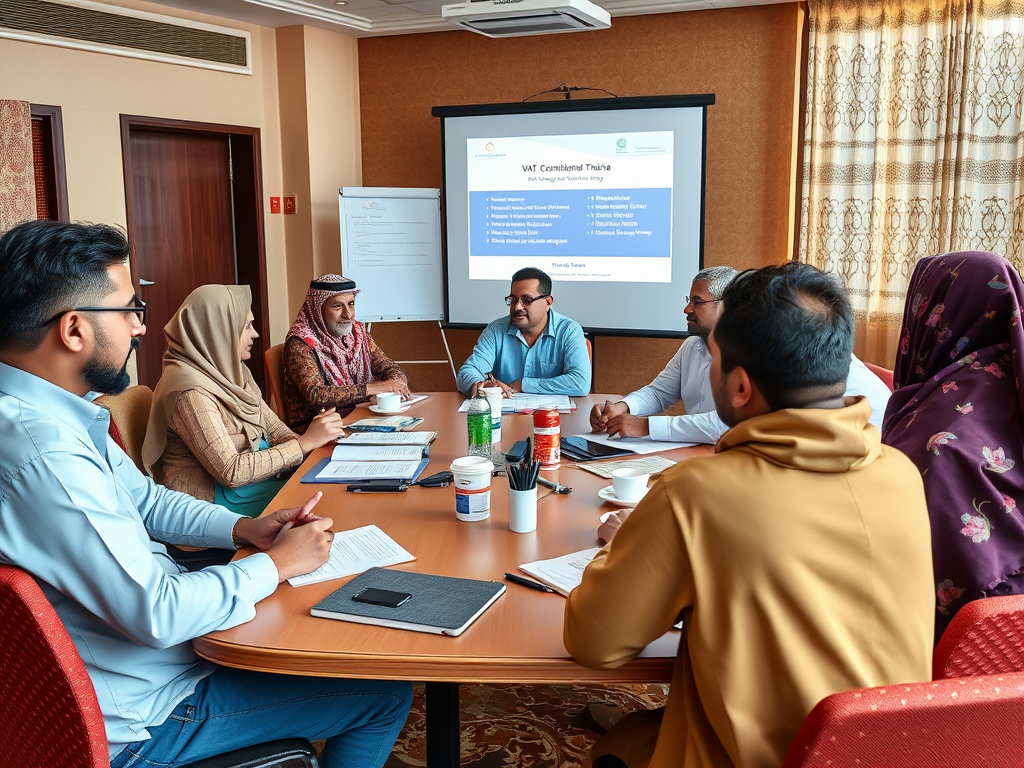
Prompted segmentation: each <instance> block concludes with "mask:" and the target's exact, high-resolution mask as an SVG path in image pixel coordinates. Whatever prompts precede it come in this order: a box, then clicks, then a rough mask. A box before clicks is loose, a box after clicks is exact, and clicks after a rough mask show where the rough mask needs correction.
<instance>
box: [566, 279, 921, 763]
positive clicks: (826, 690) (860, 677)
mask: <svg viewBox="0 0 1024 768" xmlns="http://www.w3.org/2000/svg"><path fill="white" fill-rule="evenodd" d="M723 302H724V309H723V312H722V316H721V318H720V319H719V320H718V324H717V325H716V326H715V329H714V332H713V333H712V335H711V337H710V340H709V348H710V350H711V354H712V363H711V382H712V387H713V393H714V399H715V405H716V407H717V409H718V413H719V415H720V416H721V418H722V419H723V420H724V421H725V422H726V423H727V424H728V425H730V426H731V427H732V428H731V429H730V430H729V431H728V432H727V433H726V434H725V435H724V436H723V437H722V438H721V439H720V440H719V442H718V445H717V446H716V448H715V454H714V455H713V456H707V457H701V458H695V459H690V460H688V461H686V462H682V463H680V464H678V465H676V466H674V467H672V468H671V469H669V470H667V471H665V472H664V473H663V475H662V477H661V479H660V480H659V481H658V482H656V483H655V484H654V486H653V487H652V488H651V490H650V492H649V493H648V494H647V496H645V497H644V500H643V501H642V502H641V503H640V504H639V505H638V506H637V508H636V510H635V511H634V512H633V514H632V515H630V516H629V518H628V519H627V520H626V521H625V522H624V523H623V524H622V527H621V528H620V529H619V531H618V533H617V534H616V536H615V539H614V541H612V542H611V543H610V544H609V545H608V546H606V547H605V548H604V549H603V550H602V551H601V552H600V553H598V555H597V557H596V558H595V559H594V561H593V562H592V563H591V564H590V566H589V567H588V568H587V569H586V571H585V573H584V575H583V583H582V584H581V585H580V586H579V587H578V588H577V589H576V590H574V591H573V592H572V594H571V595H570V596H569V601H568V604H567V606H566V613H565V646H566V648H567V649H568V650H569V652H570V653H571V654H572V655H573V657H574V658H575V659H576V661H578V662H579V663H580V664H583V665H586V666H589V667H596V668H603V669H614V668H616V667H619V666H621V665H622V664H625V663H626V662H627V661H629V660H630V659H632V658H633V657H634V656H636V654H637V653H639V652H640V651H641V650H642V649H643V648H644V646H646V645H647V644H648V643H649V642H651V641H652V640H654V639H656V638H657V637H659V636H660V635H662V634H663V633H664V632H666V631H667V630H668V629H670V628H671V627H672V625H673V624H674V623H676V622H677V621H679V619H680V618H681V619H683V621H684V633H683V638H682V641H681V642H680V645H679V653H678V656H677V659H676V666H675V672H674V675H673V678H672V686H671V690H670V693H669V698H668V704H667V706H666V707H665V709H664V710H655V711H651V712H643V713H639V714H638V715H633V716H628V717H626V718H624V719H623V721H621V722H620V723H619V724H618V725H617V726H615V727H614V728H612V730H611V731H609V732H608V734H606V736H605V737H604V738H603V739H602V740H601V741H600V742H599V743H598V744H597V745H596V746H595V748H594V751H593V753H592V754H593V756H594V757H595V758H596V762H595V766H600V767H601V768H604V767H605V766H622V765H623V764H625V765H627V766H629V768H643V767H644V766H648V765H649V766H650V767H651V768H665V767H666V766H673V767H676V766H683V767H684V768H703V767H709V768H710V767H714V768H725V767H726V766H738V767H740V768H778V766H779V765H780V764H781V763H782V760H783V758H784V757H785V755H786V751H787V750H788V748H789V745H790V743H791V742H792V740H793V737H794V736H795V735H796V732H797V730H798V728H799V727H800V724H801V722H802V721H803V719H804V717H805V716H806V715H807V713H808V712H810V710H811V709H812V708H813V707H814V705H815V704H816V703H817V702H818V701H820V700H821V699H822V698H824V697H825V696H827V695H829V694H831V693H835V692H837V691H843V690H849V689H851V688H861V687H871V686H879V685H887V684H891V683H899V682H916V681H923V680H928V679H930V678H931V655H932V647H933V643H932V634H933V626H934V617H933V613H934V602H935V600H934V595H933V593H932V588H933V585H932V560H931V548H930V546H931V544H930V529H929V524H928V512H927V510H926V508H925V499H924V491H923V488H922V482H921V477H920V475H919V474H918V471H917V469H916V468H915V467H914V465H913V464H912V463H911V462H910V460H909V459H907V458H906V457H905V456H904V455H903V454H901V453H900V452H898V451H896V450H894V449H892V448H889V447H888V446H884V445H882V444H881V442H880V434H879V431H878V429H877V428H876V427H874V426H873V425H871V424H870V423H869V422H868V419H869V417H870V416H871V407H870V406H869V405H868V403H867V401H866V400H865V398H864V397H854V398H844V397H843V391H844V388H845V384H844V382H845V381H846V377H847V373H848V369H849V366H850V354H851V352H852V347H853V320H852V311H851V309H850V304H849V300H848V299H847V298H846V294H845V292H844V291H843V289H842V287H841V286H840V285H839V284H838V283H837V282H835V281H834V280H833V279H832V278H831V277H829V276H826V275H824V274H822V273H821V272H819V271H818V270H816V269H814V268H813V267H810V266H807V265H804V264H799V263H790V264H786V265H784V266H780V267H767V268H765V269H760V270H756V271H750V272H746V273H743V274H741V275H740V276H739V277H737V278H736V279H735V280H734V281H733V282H732V284H731V285H730V286H729V287H728V288H727V289H726V291H725V294H724V297H723Z"/></svg>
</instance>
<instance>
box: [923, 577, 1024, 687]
mask: <svg viewBox="0 0 1024 768" xmlns="http://www.w3.org/2000/svg"><path fill="white" fill-rule="evenodd" d="M997 672H1024V595H1007V596H1005V597H986V598H984V599H982V600H973V601H971V602H969V603H968V604H967V605H965V606H964V607H963V608H961V609H960V610H959V611H957V613H956V616H954V617H953V621H951V622H950V624H949V626H948V627H946V631H945V632H943V633H942V638H941V639H940V640H939V644H938V646H936V648H935V655H934V656H933V657H932V678H933V679H935V680H940V679H943V678H949V677H971V676H974V675H992V674H996V673H997Z"/></svg>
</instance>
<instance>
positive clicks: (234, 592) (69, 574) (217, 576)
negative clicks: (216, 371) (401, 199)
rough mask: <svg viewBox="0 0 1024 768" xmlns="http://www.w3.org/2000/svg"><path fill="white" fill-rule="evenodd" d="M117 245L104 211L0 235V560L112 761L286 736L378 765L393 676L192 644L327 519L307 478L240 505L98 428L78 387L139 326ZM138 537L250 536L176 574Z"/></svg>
mask: <svg viewBox="0 0 1024 768" xmlns="http://www.w3.org/2000/svg"><path fill="white" fill-rule="evenodd" d="M127 256H128V243H127V241H126V240H125V239H124V236H123V235H122V234H121V233H120V232H118V231H117V230H114V229H112V228H109V227H104V226H96V225H79V224H63V223H58V222H45V221H37V222H29V223H26V224H22V225H19V226H18V227H15V228H14V229H12V230H10V231H9V232H7V233H6V234H5V235H4V236H3V237H2V238H0V562H4V563H8V564H11V565H15V566H18V567H20V568H23V569H24V570H26V571H28V572H29V573H30V574H32V576H33V577H35V579H36V581H37V582H38V583H39V585H40V587H41V588H42V589H43V591H44V593H45V594H46V596H47V598H48V599H49V600H50V602H51V603H52V604H53V606H54V608H55V609H56V611H57V614H58V615H59V616H60V618H61V621H62V622H63V623H64V626H65V628H66V629H67V630H68V633H69V634H70V635H71V639H72V641H73V642H74V644H75V647H76V648H77V649H78V652H79V654H80V655H81V656H82V660H83V661H84V662H85V666H86V669H87V670H88V672H89V676H90V678H91V679H92V683H93V686H94V687H95V689H96V696H97V698H98V699H99V703H100V709H101V710H102V712H103V719H104V724H105V726H106V732H107V740H108V742H109V745H110V757H111V766H112V768H125V767H126V766H129V765H138V764H144V765H151V764H153V763H159V764H160V765H166V766H180V765H185V764H188V763H191V762H194V761H196V760H200V759H203V758H205V757H209V756H211V755H215V754H219V753H223V752H227V751H231V750H234V749H238V748H241V747H244V746H249V745H252V744H258V743H260V742H264V741H270V740H273V739H277V738H287V737H305V738H308V739H321V738H327V739H328V742H327V747H326V748H325V751H324V761H323V765H325V766H335V767H339V766H342V765H345V766H353V765H360V766H382V765H383V764H384V761H385V760H386V759H387V756H388V754H389V753H390V749H391V745H392V744H393V743H394V739H395V738H396V737H397V735H398V732H399V731H400V729H401V727H402V725H403V724H404V722H405V718H406V715H407V713H408V709H409V703H410V691H409V686H408V684H406V683H392V682H379V681H353V680H332V679H329V678H298V677H292V676H286V675H281V676H279V675H266V674H260V673H255V672H247V671H244V670H234V669H227V668H216V667H214V666H213V665H211V664H209V663H207V662H204V661H202V660H201V659H199V658H198V657H197V656H196V654H195V653H194V651H193V650H192V644H191V640H192V639H193V638H195V637H198V636H200V635H204V634H206V633H208V632H212V631H215V630H220V629H227V628H229V627H233V626H236V625H238V624H242V623H244V622H246V621H249V620H250V619H252V617H253V616H254V615H255V610H256V609H255V605H256V603H257V602H259V601H260V600H262V599H263V598H265V597H267V596H268V595H270V594H271V593H272V592H273V591H274V590H275V589H276V588H277V585H278V584H279V583H280V582H282V581H284V580H285V579H287V578H290V577H292V576H296V575H299V574H302V573H307V572H309V571H311V570H313V569H315V568H317V567H319V566H320V565H321V564H323V563H324V562H325V561H326V559H327V556H328V554H329V552H330V547H331V541H332V539H333V537H334V534H333V533H331V531H330V526H331V525H332V521H331V520H330V518H320V517H317V516H316V515H313V514H312V513H311V510H312V508H313V506H314V505H315V504H316V502H317V501H318V500H319V496H320V495H319V494H317V495H316V496H314V497H313V498H312V499H310V501H309V502H307V504H306V505H305V506H303V507H302V508H299V509H287V510H280V511H278V512H275V513H273V514H272V515H269V516H267V517H264V518H260V519H250V518H246V517H241V516H239V515H237V514H234V513H232V512H229V511H228V510H226V509H224V508H223V507H219V506H216V505H213V504H208V503H206V502H202V501H197V500H196V499H193V498H192V497H190V496H187V495H185V494H182V493H176V492H174V491H170V490H168V489H167V488H164V487H162V486H159V485H156V484H155V483H154V482H153V481H152V480H151V479H149V478H148V477H145V476H144V475H142V474H141V473H140V472H139V471H138V469H136V467H135V465H134V464H133V463H132V461H131V459H129V458H128V457H127V456H126V455H125V453H124V452H123V451H122V450H121V449H120V448H118V447H117V445H116V444H115V443H114V442H113V441H112V440H111V439H110V438H109V437H108V434H107V430H108V427H109V423H110V421H109V412H108V411H107V410H106V409H104V408H101V407H99V406H97V405H95V404H94V403H93V402H92V397H93V395H92V394H90V393H94V392H108V393H116V392H119V391H121V390H123V389H124V388H125V387H126V386H127V385H128V373H127V370H126V369H127V362H128V358H129V356H130V355H131V352H132V351H133V350H134V349H135V348H136V347H137V346H138V343H139V337H141V336H142V335H143V334H144V333H145V330H146V327H145V325H144V322H145V314H146V308H145V305H144V304H142V302H140V301H139V300H138V299H137V298H136V296H135V292H134V289H133V287H132V283H131V280H130V278H129V276H128V271H127V269H126V268H125V261H126V259H127ZM239 331H241V329H239ZM150 536H153V537H155V538H157V539H160V540H161V541H168V542H171V543H174V544H187V545H194V546H212V547H231V546H234V547H238V546H247V545H252V546H255V547H256V548H258V549H260V550H263V551H262V552H259V553H257V554H254V555H251V556H249V557H246V558H243V559H241V560H237V561H235V562H233V563H229V564H227V565H220V566H213V567H210V568H206V569H204V570H202V571H198V572H195V573H188V572H185V571H184V569H182V568H180V567H179V566H178V565H177V564H176V563H175V562H174V560H172V559H171V558H170V557H169V556H168V555H167V551H166V549H165V547H164V546H163V545H162V544H159V543H157V542H156V541H153V540H151V538H150Z"/></svg>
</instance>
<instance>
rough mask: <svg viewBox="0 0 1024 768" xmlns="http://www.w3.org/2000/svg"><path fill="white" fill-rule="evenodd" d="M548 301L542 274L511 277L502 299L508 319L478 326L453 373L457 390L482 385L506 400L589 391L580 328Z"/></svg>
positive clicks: (548, 281)
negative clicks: (469, 350) (467, 352)
mask: <svg viewBox="0 0 1024 768" xmlns="http://www.w3.org/2000/svg"><path fill="white" fill-rule="evenodd" d="M553 302H554V298H553V297H552V296H551V278H550V277H548V276H547V274H546V273H545V272H542V271H541V270H539V269H535V268H534V267H526V268H525V269H520V270H519V271H518V272H516V273H515V274H514V275H512V292H511V293H510V294H509V295H508V296H506V297H505V303H506V304H507V305H508V317H502V318H499V319H497V320H495V321H494V322H493V323H491V324H490V325H488V326H487V327H486V328H484V331H483V333H481V334H480V338H479V339H478V340H477V343H476V346H475V347H474V348H473V354H471V355H470V356H469V359H468V360H466V362H464V363H463V364H462V367H461V368H460V369H459V376H458V386H459V390H460V391H461V392H462V393H463V394H466V395H470V396H473V395H475V394H476V392H477V389H479V388H480V387H482V386H499V387H501V388H502V389H503V390H504V391H505V394H506V395H509V396H511V395H512V394H514V393H515V392H530V393H535V394H548V395H586V394H587V393H588V392H590V355H589V354H588V353H587V341H586V339H585V338H584V337H583V329H582V328H581V327H580V325H579V323H577V322H574V321H573V320H570V319H569V318H567V317H563V316H562V315H560V314H558V313H557V312H555V311H554V310H552V309H551V304H552V303H553Z"/></svg>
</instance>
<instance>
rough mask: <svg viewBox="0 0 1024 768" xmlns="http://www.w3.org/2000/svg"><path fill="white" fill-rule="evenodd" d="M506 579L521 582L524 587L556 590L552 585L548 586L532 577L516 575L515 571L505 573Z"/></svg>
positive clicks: (539, 590)
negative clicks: (526, 577)
mask: <svg viewBox="0 0 1024 768" xmlns="http://www.w3.org/2000/svg"><path fill="white" fill-rule="evenodd" d="M505 579H506V580H507V581H511V582H513V583H515V584H521V585H522V586H524V587H529V588H530V589H536V590H537V591H538V592H554V591H555V590H553V589H552V588H551V587H546V586H544V585H543V584H541V583H540V582H537V581H533V580H532V579H524V578H523V577H522V576H516V575H515V574H514V573H506V574H505Z"/></svg>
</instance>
